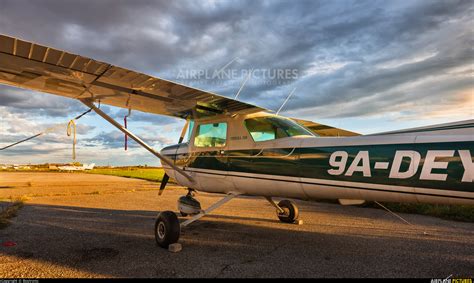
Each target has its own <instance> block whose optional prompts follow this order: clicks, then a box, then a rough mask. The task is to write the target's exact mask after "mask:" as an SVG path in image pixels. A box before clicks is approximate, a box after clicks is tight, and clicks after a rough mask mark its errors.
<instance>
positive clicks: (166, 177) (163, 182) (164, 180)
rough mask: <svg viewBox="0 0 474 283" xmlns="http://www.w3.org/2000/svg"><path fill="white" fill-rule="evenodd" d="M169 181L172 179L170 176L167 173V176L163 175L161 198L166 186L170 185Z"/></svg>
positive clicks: (159, 193)
mask: <svg viewBox="0 0 474 283" xmlns="http://www.w3.org/2000/svg"><path fill="white" fill-rule="evenodd" d="M169 179H170V176H168V174H166V173H165V175H163V180H161V185H160V191H159V192H158V195H159V196H161V194H162V193H163V191H164V190H165V187H166V184H167V183H168V180H169Z"/></svg>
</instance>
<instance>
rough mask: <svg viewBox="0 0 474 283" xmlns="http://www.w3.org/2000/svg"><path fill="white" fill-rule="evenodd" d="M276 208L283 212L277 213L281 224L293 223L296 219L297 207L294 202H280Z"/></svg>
mask: <svg viewBox="0 0 474 283" xmlns="http://www.w3.org/2000/svg"><path fill="white" fill-rule="evenodd" d="M278 206H279V207H280V208H281V209H283V210H284V211H285V212H284V213H278V218H279V219H280V221H281V222H285V223H293V222H295V221H296V219H298V214H299V212H298V207H297V206H296V204H295V203H294V202H292V201H289V200H286V199H285V200H282V201H280V202H279V203H278Z"/></svg>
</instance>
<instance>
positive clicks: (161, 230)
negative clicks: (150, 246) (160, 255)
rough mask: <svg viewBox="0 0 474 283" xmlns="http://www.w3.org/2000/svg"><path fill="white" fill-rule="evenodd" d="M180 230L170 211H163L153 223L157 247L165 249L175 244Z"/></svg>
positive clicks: (175, 218)
mask: <svg viewBox="0 0 474 283" xmlns="http://www.w3.org/2000/svg"><path fill="white" fill-rule="evenodd" d="M180 233H181V228H180V226H179V220H178V217H176V214H174V212H172V211H163V212H161V213H160V214H159V215H158V218H157V219H156V222H155V240H156V243H157V244H158V246H160V247H162V248H165V249H167V248H168V246H169V245H171V244H174V243H177V242H178V240H179V234H180Z"/></svg>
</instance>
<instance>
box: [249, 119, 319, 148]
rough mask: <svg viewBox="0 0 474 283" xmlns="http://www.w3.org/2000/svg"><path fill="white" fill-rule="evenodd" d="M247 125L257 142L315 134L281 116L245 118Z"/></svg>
mask: <svg viewBox="0 0 474 283" xmlns="http://www.w3.org/2000/svg"><path fill="white" fill-rule="evenodd" d="M245 127H246V128H247V130H248V131H249V133H250V135H251V136H252V138H253V140H254V141H255V142H261V141H269V140H274V139H280V138H286V137H294V136H314V135H313V134H312V133H311V132H310V131H308V130H306V129H305V128H303V127H302V126H300V125H299V124H297V123H296V122H293V121H291V120H289V119H284V118H279V117H257V118H250V119H246V120H245Z"/></svg>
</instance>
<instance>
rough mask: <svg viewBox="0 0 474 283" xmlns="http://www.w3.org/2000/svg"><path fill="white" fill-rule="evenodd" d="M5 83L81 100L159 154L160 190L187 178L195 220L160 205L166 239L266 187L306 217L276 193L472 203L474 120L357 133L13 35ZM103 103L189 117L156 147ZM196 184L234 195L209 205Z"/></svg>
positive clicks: (186, 202) (4, 55) (1, 73)
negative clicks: (174, 138) (168, 142)
mask: <svg viewBox="0 0 474 283" xmlns="http://www.w3.org/2000/svg"><path fill="white" fill-rule="evenodd" d="M0 83H2V84H7V85H12V86H16V87H21V88H26V89H31V90H36V91H41V92H45V93H51V94H56V95H61V96H65V97H69V98H72V99H78V100H80V101H81V102H83V103H84V104H85V105H87V106H88V107H90V108H91V109H93V110H94V111H95V112H96V113H97V114H99V115H100V116H102V117H103V118H104V119H106V120H107V121H109V122H110V123H111V124H112V125H114V126H115V127H117V128H118V129H119V130H120V131H122V132H124V133H125V134H126V135H127V136H129V137H130V138H132V139H134V140H135V141H136V142H137V143H139V144H140V145H142V146H143V147H144V148H145V149H147V150H148V151H150V152H151V153H152V154H154V155H155V156H156V157H158V158H159V159H160V160H161V162H162V164H163V166H164V169H165V171H166V175H165V177H164V179H163V182H162V184H161V188H160V194H161V192H162V191H163V189H164V188H165V186H166V183H167V181H168V179H169V178H170V177H171V178H173V179H174V180H176V182H177V183H178V184H180V185H182V186H185V187H188V188H189V193H188V195H186V196H183V197H181V198H180V199H179V200H178V209H179V211H180V212H181V214H182V215H183V216H190V217H189V218H188V219H187V220H186V221H183V222H182V223H180V221H179V219H178V217H177V216H176V214H175V213H174V212H171V211H164V212H161V213H160V214H159V215H158V218H157V220H156V224H155V236H156V241H157V243H158V245H159V246H161V247H165V248H166V247H168V246H169V245H170V244H173V243H176V242H177V241H178V239H179V235H180V231H181V228H183V227H185V226H187V225H189V224H190V223H192V222H194V221H196V220H197V219H199V218H201V217H203V216H204V215H206V214H208V213H210V212H211V211H212V210H214V209H215V208H217V207H219V206H221V205H222V204H224V203H226V202H227V201H229V200H231V199H232V198H234V197H237V196H239V195H248V196H258V197H264V198H266V199H267V200H268V201H269V202H270V203H271V204H272V205H273V206H274V207H275V209H276V212H277V216H278V218H279V219H280V220H281V221H282V222H288V223H292V222H295V221H296V220H297V219H298V208H297V207H296V205H295V203H294V202H292V201H289V200H282V201H280V202H279V203H278V204H277V203H275V202H274V201H273V199H272V198H273V197H280V198H291V199H302V200H314V199H338V200H339V201H340V203H341V204H347V205H349V204H360V203H363V202H364V201H388V202H414V203H416V202H419V203H438V204H442V203H444V204H474V186H473V183H472V182H473V178H474V165H473V158H472V152H473V151H474V120H468V121H463V122H457V123H449V124H442V125H436V126H431V127H423V128H415V129H408V130H403V131H395V132H386V133H381V134H375V135H359V134H357V133H353V132H350V131H346V130H342V129H338V128H334V127H330V126H327V125H322V124H317V123H313V122H310V121H303V120H298V119H292V118H286V117H282V116H280V115H275V114H272V112H271V111H269V110H266V109H263V108H260V107H257V106H254V105H250V104H247V103H244V102H241V101H237V100H233V99H229V98H226V97H222V96H219V95H216V94H213V93H210V92H206V91H202V90H199V89H195V88H191V87H187V86H183V85H180V84H177V83H174V82H170V81H166V80H163V79H159V78H154V77H151V76H148V75H145V74H141V73H138V72H135V71H131V70H127V69H124V68H120V67H117V66H113V65H111V64H107V63H103V62H98V61H95V60H93V59H89V58H85V57H82V56H79V55H74V54H71V53H68V52H64V51H60V50H56V49H53V48H50V47H45V46H42V45H38V44H35V43H31V42H27V41H23V40H20V39H17V38H13V37H8V36H4V35H0ZM95 103H101V104H108V105H113V106H117V107H122V108H125V109H129V110H134V111H143V112H149V113H154V114H159V115H167V116H171V117H176V118H180V119H185V120H186V124H185V127H184V128H183V131H182V134H181V137H180V140H179V142H178V144H176V145H172V146H169V147H165V148H164V149H162V150H161V151H160V152H157V151H155V150H154V149H153V148H151V147H150V146H148V145H147V144H146V143H145V142H144V141H143V140H141V139H140V138H139V137H137V136H136V135H134V134H133V133H131V132H130V131H129V130H127V129H126V128H125V127H123V126H122V125H121V124H119V123H118V122H116V121H115V120H113V119H112V118H111V117H110V116H108V115H107V114H106V113H104V112H103V111H102V110H101V109H99V108H98V107H97V106H96V105H95ZM186 132H188V135H187V136H188V139H187V141H183V139H184V137H185V136H186V135H185V134H186ZM193 191H203V192H210V193H220V194H226V196H224V197H223V199H222V200H220V201H219V202H217V203H216V204H214V205H212V206H211V207H209V208H208V209H206V210H202V209H201V205H200V204H199V202H198V201H197V200H196V199H195V198H193Z"/></svg>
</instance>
